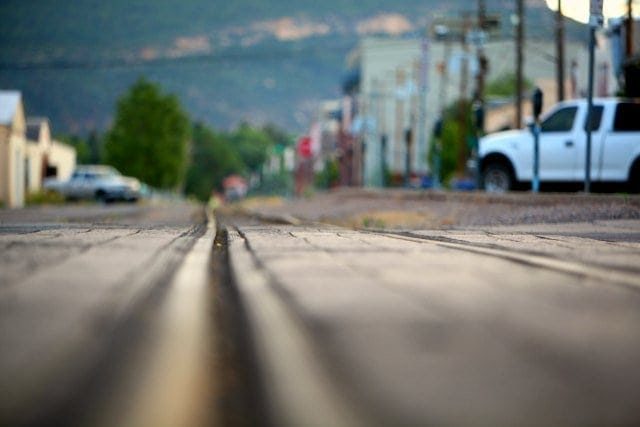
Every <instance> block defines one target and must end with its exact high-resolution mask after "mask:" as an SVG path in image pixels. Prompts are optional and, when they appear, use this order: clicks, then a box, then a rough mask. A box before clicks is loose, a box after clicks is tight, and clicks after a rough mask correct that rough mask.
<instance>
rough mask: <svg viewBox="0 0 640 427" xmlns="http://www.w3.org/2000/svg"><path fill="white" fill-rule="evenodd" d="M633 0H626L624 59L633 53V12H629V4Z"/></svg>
mask: <svg viewBox="0 0 640 427" xmlns="http://www.w3.org/2000/svg"><path fill="white" fill-rule="evenodd" d="M632 3H633V0H627V22H626V24H627V25H626V31H625V33H626V43H625V45H626V49H625V53H626V59H629V58H631V55H633V14H632V13H631V12H632V10H631V4H632Z"/></svg>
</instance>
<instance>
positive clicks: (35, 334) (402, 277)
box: [0, 200, 640, 426]
mask: <svg viewBox="0 0 640 427" xmlns="http://www.w3.org/2000/svg"><path fill="white" fill-rule="evenodd" d="M311 202H312V203H316V202H317V201H316V202H314V201H311ZM436 202H437V203H439V205H437V206H438V207H437V209H441V208H442V209H443V211H445V210H446V209H449V208H448V207H447V206H448V205H447V203H449V202H448V201H447V200H440V201H436ZM415 203H423V204H424V205H426V206H427V207H428V206H430V205H431V204H434V203H435V202H431V201H429V200H427V201H416V202H415ZM455 203H459V204H461V206H462V205H464V206H466V207H464V206H462V207H456V209H459V210H460V212H467V215H468V216H469V218H472V217H473V212H472V209H473V203H472V204H471V205H469V204H468V203H467V202H466V201H460V200H456V201H455ZM474 203H476V202H474ZM492 203H494V202H493V201H483V204H482V206H484V208H483V209H485V210H486V209H487V208H490V207H491V205H492ZM517 203H518V201H516V202H515V203H514V205H515V204H517ZM602 203H603V205H605V206H606V204H607V201H606V200H605V201H604V202H602ZM556 204H557V205H558V206H560V203H559V202H557V201H554V205H553V206H556ZM625 206H626V205H624V204H620V205H618V206H616V207H614V208H615V209H617V210H616V211H615V212H614V213H615V219H592V220H589V221H586V222H584V221H577V222H576V221H574V222H563V223H543V224H520V225H518V224H513V222H509V223H510V224H513V225H509V226H501V225H491V224H492V222H491V221H485V222H484V223H483V224H481V225H474V224H475V223H474V222H473V221H468V224H467V226H465V227H459V228H457V229H453V228H450V229H438V230H436V229H425V228H419V227H418V228H416V227H414V228H413V229H409V228H405V229H402V228H395V229H392V230H383V229H379V230H355V229H350V228H342V227H337V226H331V225H326V224H321V223H313V222H312V221H309V220H306V219H304V218H303V219H296V218H295V217H293V216H292V215H291V213H294V214H295V212H293V211H292V212H291V213H289V212H287V211H286V206H281V207H280V208H279V211H278V212H277V214H278V215H277V216H272V217H270V216H269V215H260V216H259V217H251V216H246V215H242V214H240V215H239V214H238V212H237V211H236V212H231V213H230V214H226V215H224V214H223V215H220V216H219V217H218V225H219V229H218V232H217V234H216V230H215V229H214V228H213V223H212V222H211V221H209V222H207V220H206V218H205V216H204V211H203V209H202V208H201V207H199V206H195V205H190V204H187V203H170V204H164V205H145V204H142V205H92V204H89V205H71V206H63V207H59V208H50V209H24V210H2V211H0V253H2V257H0V389H1V390H2V395H1V396H0V425H38V426H40V425H80V426H85V425H86V426H114V425H118V426H150V425H153V426H177V425H181V426H209V425H224V426H241V425H266V426H327V425H331V426H360V425H366V426H404V425H407V426H409V425H434V426H447V425H451V426H484V425H486V426H513V425H518V426H529V425H531V426H540V425H545V426H585V425H593V426H600V425H630V426H631V425H639V424H640V404H639V403H638V399H637V390H638V389H640V371H639V370H638V369H637V366H636V365H637V361H638V360H640V263H639V262H638V261H640V221H639V220H637V219H635V215H636V212H637V207H636V206H637V205H636V204H633V205H630V207H628V208H627V207H625ZM341 207H344V206H336V207H335V208H336V209H340V208H341ZM322 208H323V209H324V210H325V211H330V210H331V206H328V205H326V203H325V204H324V205H323V206H322ZM553 209H554V214H553V215H546V214H544V212H542V213H541V212H537V214H536V215H539V216H537V218H547V219H548V218H552V217H553V218H557V217H558V216H557V215H556V213H557V210H558V207H553ZM572 209H573V208H572ZM607 209H608V210H607V212H604V211H603V210H601V209H599V208H598V209H592V210H591V211H592V212H595V214H594V215H600V216H602V217H604V218H608V217H610V215H609V213H608V212H611V209H610V208H607ZM301 210H302V209H301ZM514 210H515V209H514ZM561 217H562V218H567V217H569V215H565V214H564V213H563V214H562V215H561ZM486 218H489V216H486ZM527 218H529V219H531V218H530V217H527ZM581 218H582V217H580V219H581ZM434 223H435V222H434ZM440 224H442V223H440ZM214 237H215V240H214Z"/></svg>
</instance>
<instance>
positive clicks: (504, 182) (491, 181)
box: [482, 163, 513, 193]
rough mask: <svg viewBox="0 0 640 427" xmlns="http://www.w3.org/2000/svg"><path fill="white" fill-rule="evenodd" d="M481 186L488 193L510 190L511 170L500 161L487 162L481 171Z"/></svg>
mask: <svg viewBox="0 0 640 427" xmlns="http://www.w3.org/2000/svg"><path fill="white" fill-rule="evenodd" d="M482 188H484V190H485V191H486V192H488V193H504V192H506V191H509V190H511V189H512V188H513V177H512V176H511V171H509V169H508V168H507V167H506V166H505V165H503V164H501V163H490V164H488V165H487V166H486V167H485V168H484V170H483V171H482Z"/></svg>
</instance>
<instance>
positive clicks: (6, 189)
mask: <svg viewBox="0 0 640 427" xmlns="http://www.w3.org/2000/svg"><path fill="white" fill-rule="evenodd" d="M26 158H27V142H26V120H25V115H24V106H23V103H22V95H21V94H20V92H17V91H0V203H1V204H2V205H4V206H7V207H11V208H16V207H21V206H23V205H24V198H25V185H24V184H25V175H26V171H25V163H26Z"/></svg>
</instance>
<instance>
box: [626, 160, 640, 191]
mask: <svg viewBox="0 0 640 427" xmlns="http://www.w3.org/2000/svg"><path fill="white" fill-rule="evenodd" d="M627 188H628V189H629V193H633V194H638V193H640V159H637V160H636V161H635V162H634V163H633V166H632V167H631V171H630V172H629V182H628V183H627Z"/></svg>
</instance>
